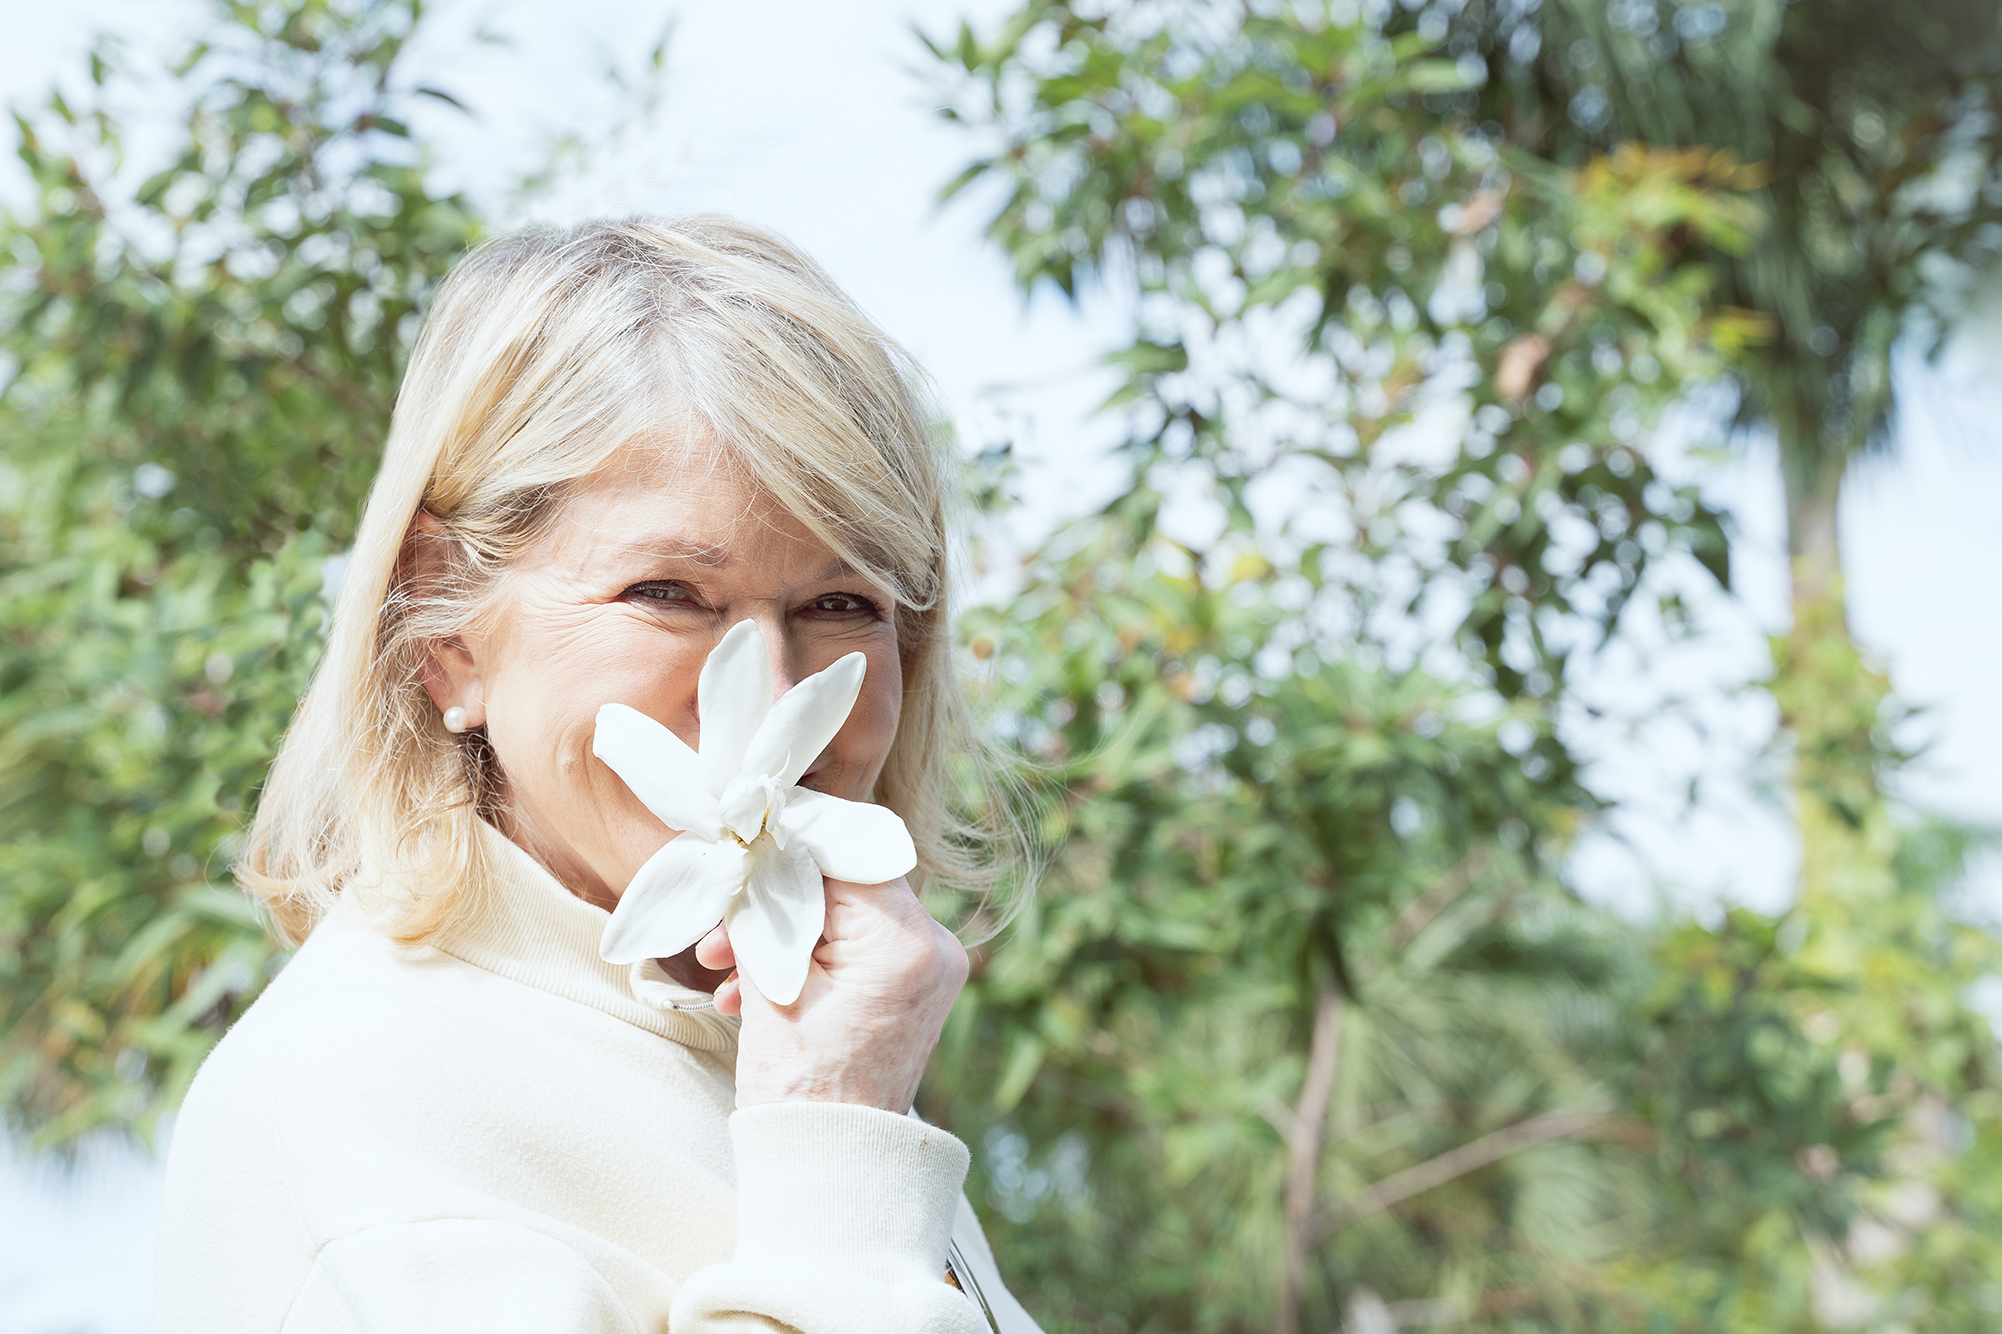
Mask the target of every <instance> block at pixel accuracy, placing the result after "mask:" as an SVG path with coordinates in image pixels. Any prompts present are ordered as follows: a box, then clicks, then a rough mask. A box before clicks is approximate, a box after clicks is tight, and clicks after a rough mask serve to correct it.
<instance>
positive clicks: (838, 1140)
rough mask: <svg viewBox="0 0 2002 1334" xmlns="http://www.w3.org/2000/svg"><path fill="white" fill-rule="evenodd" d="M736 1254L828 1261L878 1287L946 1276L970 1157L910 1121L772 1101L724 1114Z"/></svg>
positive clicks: (868, 1111) (835, 1106) (877, 1112)
mask: <svg viewBox="0 0 2002 1334" xmlns="http://www.w3.org/2000/svg"><path fill="white" fill-rule="evenodd" d="M730 1138H731V1140H732V1142H733V1144H734V1146H735V1148H736V1156H737V1258H738V1259H739V1260H768V1261H769V1260H781V1261H785V1260H790V1261H793V1262H800V1261H820V1262H832V1263H834V1264H837V1265H839V1266H841V1267H843V1268H846V1269H851V1270H854V1271H857V1272H860V1273H863V1274H867V1275H869V1276H870V1277H872V1278H875V1279H878V1280H880V1281H882V1282H885V1283H896V1282H906V1281H910V1280H913V1279H927V1280H932V1281H937V1280H938V1279H939V1278H940V1276H941V1275H943V1274H944V1273H945V1262H946V1245H947V1243H948V1242H949V1241H950V1240H951V1237H952V1223H953V1216H954V1214H955V1213H956V1211H957V1210H958V1206H959V1191H960V1187H961V1185H962V1184H963V1183H964V1182H965V1180H966V1168H967V1164H968V1162H969V1161H970V1159H971V1155H970V1154H968V1152H967V1149H966V1146H965V1145H964V1144H961V1143H960V1142H959V1141H958V1140H957V1139H955V1138H954V1137H953V1136H952V1135H950V1134H948V1133H946V1132H945V1131H943V1130H939V1129H937V1128H936V1127H934V1126H928V1125H926V1124H925V1123H924V1122H922V1121H920V1120H918V1119H917V1118H915V1117H909V1116H898V1115H897V1114H896V1113H895V1112H886V1111H883V1110H881V1109H880V1108H876V1107H861V1106H857V1105H855V1104H853V1103H835V1102H779V1103H765V1104H762V1105H760V1106H757V1107H747V1108H745V1109H744V1110H742V1111H739V1112H735V1113H733V1114H732V1115H731V1117H730Z"/></svg>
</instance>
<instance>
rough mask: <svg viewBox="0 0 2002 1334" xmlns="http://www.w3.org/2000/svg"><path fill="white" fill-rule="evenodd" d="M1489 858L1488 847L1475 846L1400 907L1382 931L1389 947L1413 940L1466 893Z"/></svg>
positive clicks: (1403, 944)
mask: <svg viewBox="0 0 2002 1334" xmlns="http://www.w3.org/2000/svg"><path fill="white" fill-rule="evenodd" d="M1488 861H1489V857H1488V850H1487V849H1486V848H1484V847H1483V848H1475V849H1474V850H1473V851H1472V852H1470V853H1468V854H1467V855H1466V856H1464V857H1462V858H1461V859H1460V860H1459V862H1458V863H1457V864H1455V865H1454V867H1453V868H1452V869H1451V870H1449V871H1447V872H1446V874H1444V875H1442V876H1440V877H1439V879H1438V880H1437V881H1435V882H1434V883H1433V884H1432V885H1431V887H1430V888H1428V889H1427V890H1426V891H1425V892H1424V893H1423V894H1420V895H1419V896H1418V897H1417V898H1415V899H1413V900H1411V902H1409V903H1407V904H1405V905H1404V908H1403V911H1401V912H1399V913H1398V914H1397V918H1396V920H1394V921H1393V922H1391V924H1390V930H1389V931H1387V932H1385V933H1384V939H1385V940H1386V941H1387V942H1388V943H1389V945H1390V948H1392V949H1394V950H1396V949H1403V948H1404V947H1405V946H1406V945H1409V944H1410V943H1411V942H1412V941H1414V940H1416V939H1417V938H1418V933H1419V932H1421V931H1423V930H1424V929H1425V928H1426V927H1428V926H1430V925H1432V920H1433V919H1434V918H1436V917H1437V916H1438V915H1439V914H1440V913H1442V912H1444V911H1446V909H1447V908H1449V907H1451V906H1452V903H1453V900H1455V899H1457V898H1459V897H1460V895H1462V894H1464V893H1466V892H1467V890H1468V889H1469V888H1470V887H1472V885H1473V883H1474V882H1475V881H1476V880H1478V879H1480V878H1481V876H1482V875H1484V874H1486V872H1487V869H1488Z"/></svg>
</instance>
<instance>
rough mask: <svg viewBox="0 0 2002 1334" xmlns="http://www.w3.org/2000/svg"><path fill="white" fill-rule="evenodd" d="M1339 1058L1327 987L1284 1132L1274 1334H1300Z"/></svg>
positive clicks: (1336, 1014) (1336, 1017)
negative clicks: (1282, 1231)
mask: <svg viewBox="0 0 2002 1334" xmlns="http://www.w3.org/2000/svg"><path fill="white" fill-rule="evenodd" d="M1341 1056H1342V993H1341V989H1340V988H1339V987H1336V986H1335V985H1334V984H1333V983H1330V984H1328V985H1327V986H1324V987H1322V988H1321V995H1320V1000H1319V1001H1318V1003H1317V1004H1316V1005H1315V1007H1314V1036H1313V1039H1312V1041H1311V1042H1310V1043H1309V1045H1308V1048H1307V1077H1306V1079H1305V1080H1303V1081H1302V1082H1301V1084H1300V1103H1299V1106H1298V1108H1296V1109H1295V1111H1294V1112H1293V1116H1292V1118H1291V1120H1290V1122H1289V1123H1288V1125H1287V1127H1286V1129H1287V1132H1288V1133H1287V1135H1286V1141H1287V1149H1288V1153H1287V1173H1286V1249H1285V1251H1284V1253H1283V1254H1282V1255H1281V1257H1280V1263H1279V1309H1278V1310H1277V1311H1276V1312H1275V1313H1274V1315H1273V1318H1272V1329H1273V1332H1274V1334H1299V1329H1300V1278H1301V1274H1302V1273H1303V1272H1304V1271H1305V1269H1306V1266H1307V1249H1308V1247H1310V1246H1311V1245H1313V1219H1314V1181H1315V1177H1316V1176H1317V1175H1318V1174H1319V1170H1320V1165H1321V1135H1322V1132H1323V1130H1324V1129H1325V1128H1326V1126H1327V1120H1328V1100H1329V1099H1330V1098H1331V1097H1332V1096H1333V1095H1334V1091H1335V1073H1336V1071H1337V1069H1339V1067H1340V1065H1341Z"/></svg>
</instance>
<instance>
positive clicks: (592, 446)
mask: <svg viewBox="0 0 2002 1334" xmlns="http://www.w3.org/2000/svg"><path fill="white" fill-rule="evenodd" d="M668 422H674V423H675V424H676V426H677V428H678V429H677V431H676V433H677V434H680V435H682V436H683V437H684V438H689V437H690V435H691V432H690V430H689V428H691V427H693V428H696V431H697V433H702V434H706V435H708V436H710V437H711V438H713V440H714V441H715V442H716V447H717V448H718V449H719V450H720V451H721V452H722V454H723V455H724V456H725V459H726V460H727V461H728V462H730V463H732V464H734V465H735V466H737V467H740V468H742V469H743V470H744V471H745V473H746V475H747V476H749V477H750V478H752V479H754V480H755V481H756V482H757V483H758V484H760V485H761V486H763V487H764V488H765V490H766V491H768V492H769V493H770V494H771V495H772V497H773V498H774V499H775V500H776V501H777V502H778V504H779V505H780V506H782V507H783V508H784V509H785V510H786V511H788V512H789V513H790V514H791V515H793V516H794V517H795V518H796V519H798V520H799V521H800V522H801V523H802V524H804V525H805V526H806V527H807V528H808V529H809V530H810V531H812V532H813V533H814V534H815V535H816V536H817V537H819V538H820V539H821V540H823V541H825V542H826V543H827V544H828V545H829V546H830V547H831V548H832V549H833V550H834V551H835V552H836V553H837V554H839V555H840V556H841V557H842V558H844V559H846V560H847V561H849V562H850V563H851V564H853V565H855V566H856V567H857V568H858V569H861V570H863V571H865V572H866V573H868V574H869V575H870V576H871V577H873V578H874V579H876V580H877V581H878V582H880V583H881V584H882V585H883V586H884V587H885V588H887V589H889V590H890V591H891V592H892V593H893V595H894V596H895V598H896V600H897V604H898V607H897V636H898V646H899V653H900V656H901V658H902V665H903V673H904V699H903V714H902V720H901V722H900V723H899V726H898V730H897V735H896V739H895V741H894V742H893V744H892V746H891V749H890V754H889V758H888V760H887V762H886V763H885V765H884V767H883V771H882V774H881V777H880V778H879V780H878V782H877V785H876V791H875V794H874V795H875V799H876V800H877V801H878V802H880V803H882V804H883V805H885V806H888V807H889V808H890V809H892V810H894V811H896V812H897V813H898V814H899V815H901V816H902V817H903V818H904V821H905V823H906V824H908V825H909V826H910V829H911V834H912V836H913V838H914V839H915V841H916V843H917V848H918V870H917V871H916V872H915V873H914V874H913V876H912V881H913V885H914V886H915V887H917V888H918V889H919V890H920V892H923V891H925V890H926V889H928V888H929V889H938V888H952V889H957V890H962V891H966V890H970V891H973V892H975V893H978V894H980V895H981V896H982V902H983V904H984V903H985V902H986V896H987V894H988V893H989V891H991V889H992V886H993V884H994V883H995V878H996V875H997V873H998V868H999V864H1000V863H999V860H998V859H997V857H996V853H997V851H1002V850H1005V848H1006V847H1007V846H1009V842H1010V841H1009V840H1008V839H1006V838H997V834H998V833H999V832H1000V831H1001V830H1002V829H1004V828H1005V824H995V823H992V822H993V821H996V820H999V819H1002V818H1003V817H1001V816H1000V814H999V813H1000V812H1001V811H1003V810H1004V809H1005V806H1004V803H1002V802H1001V801H999V800H988V801H986V802H984V803H980V804H979V808H980V809H983V810H985V811H986V812H988V815H987V817H986V818H987V819H988V821H989V822H990V823H989V824H987V825H982V824H978V823H972V822H969V821H968V820H967V819H965V818H963V817H961V816H959V815H956V814H955V812H954V804H955V803H953V802H952V801H951V800H949V798H948V788H949V786H950V783H951V780H952V775H951V774H950V773H949V772H948V766H949V765H950V764H951V762H952V761H951V756H952V755H953V754H955V753H957V754H960V755H965V754H967V753H968V750H969V748H971V749H972V751H973V752H975V753H979V752H980V750H981V749H982V745H981V742H980V739H979V736H978V734H977V733H976V731H975V730H974V729H973V728H972V727H970V726H969V722H968V713H967V708H966V704H965V699H964V696H963V695H962V693H961V690H960V687H959V684H958V681H957V679H956V677H955V674H954V672H953V669H952V660H951V624H950V620H949V618H948V613H947V584H948V560H949V542H948V527H947V510H948V507H949V505H950V503H951V502H952V499H953V497H954V495H955V492H954V488H953V485H952V478H951V474H950V471H949V469H948V467H947V462H946V458H945V450H944V448H943V444H942V441H941V439H940V433H939V431H938V430H937V422H938V418H937V416H936V414H935V412H934V411H933V410H932V407H931V404H930V400H929V397H928V394H927V392H926V386H925V381H924V379H923V376H922V374H921V373H920V372H919V371H918V369H917V368H916V366H915V365H914V364H913V363H912V361H911V360H910V358H909V357H908V356H907V355H906V354H905V353H904V352H903V350H902V349H900V348H899V347H898V346H897V345H896V344H895V343H894V342H892V341H891V340H890V339H889V338H888V337H886V336H885V335H884V334H883V333H882V332H881V331H879V330H878V329H876V328H875V327H874V326H873V325H871V324H870V323H869V321H868V320H867V318H866V317H865V316H864V315H863V314H862V313H861V311H860V310H858V309H857V308H856V306H855V305H854V303H853V302H851V301H850V300H849V299H848V298H847V297H846V296H845V295H844V294H843V293H842V292H841V291H840V290H839V289H838V288H837V287H836V286H835V285H834V283H833V281H832V280H831V279H830V278H829V277H828V276H827V274H826V273H825V272H823V271H822V270H821V269H820V268H819V266H818V265H816V264H814V262H813V261H812V260H810V259H808V258H807V257H806V256H805V255H803V254H801V253H800V252H799V251H798V250H796V249H794V248H793V247H792V246H790V245H789V244H787V243H786V242H785V241H783V240H781V239H779V238H778V237H776V236H773V235H771V234H770V233H768V232H764V231H760V230H758V229H756V228H753V227H749V226H746V225H744V224H742V223H739V222H735V221H732V220H730V219H727V218H720V217H693V218H682V219H674V220H655V219H630V220H625V221H619V222H599V223H588V224H585V225H583V226H579V227H575V228H571V229H568V230H563V231H549V230H545V231H532V232H527V233H524V234H521V235H517V236H513V237H509V238H505V239H502V240H498V241H494V242H490V243H488V244H486V245H483V246H481V247H480V248H479V249H477V250H475V251H474V252H473V253H472V254H470V255H469V256H467V258H466V259H464V260H463V261H462V262H461V263H460V264H459V266H458V267H457V268H456V269H455V270H454V271H453V272H452V274H451V276H450V277H449V278H448V280H447V281H446V282H445V284H444V285H443V287H442V288H441V290H440V291H439V293H438V297H437V301H436V304H435V305H434V307H433V308H432V310H431V312H430V314H429V317H428V319H427V321H426V324H425V327H424V331H423V333H422V335H421V336H420V337H419V339H418V342H417V347H416V350H415V352H414V354H413V355H412V358H411V362H410V368H409V370H408V372H407V373H406V375H405V377H404V381H403V387H402V389H401V391H400V393H399V394H398V397H397V402H396V411H395V415H394V418H393V420H392V423H391V426H390V431H389V441H388V445H387V447H386V449H385V451H384V455H383V461H382V470H381V472H380V474H379V475H378V476H377V478H376V481H375V485H374V487H373V489H372V490H371V491H370V493H369V499H368V504H367V507H366V509H365V510H364V512H363V516H362V521H361V528H360V532H359V534H358V535H357V537H356V539H355V545H354V550H353V553H352V555H351V557H350V560H349V563H348V567H347V573H346V577H345V580H344V582H343V584H342V587H341V591H340V596H339V600H338V603H337V605H336V607H335V612H334V619H333V628H332V633H331V635H330V637H329V640H328V643H327V651H326V657H325V658H324V659H323V661H322V662H321V664H320V667H319V670H318V671H317V672H316V674H315V675H314V678H313V683H312V686H311V687H310V688H309V689H308V691H307V692H306V696H305V699H304V700H303V701H302V702H301V704H300V706H299V711H298V714H297V716H296V717H295V718H294V720H293V724H292V728H291V730H290V732H289V733H288V735H287V736H286V738H285V743H284V746H283V748H282V749H281V750H280V752H279V755H278V758H277V761H276V763H274V764H273V766H272V769H271V775H270V779H269V781H268V782H267V783H266V785H265V789H264V794H263V797H262V800H261V801H260V803H259V806H258V811H257V816H256V819H255V821H254V822H253V823H252V826H251V829H250V834H249V839H248V842H247V845H246V848H245V853H244V856H243V857H242V858H241V860H240V862H239V864H238V866H237V878H238V880H239V882H240V883H242V884H243V885H244V886H245V887H246V888H247V889H248V890H250V892H251V893H252V894H254V895H255V896H256V897H257V898H258V899H260V900H261V901H262V902H263V903H264V904H265V905H266V907H267V908H268V910H269V912H270V914H271V916H272V918H273V919H274V925H275V926H276V928H277V929H278V931H279V933H280V934H281V935H282V936H284V937H285V939H286V940H288V941H289V942H292V943H295V944H296V943H297V942H298V941H300V940H302V939H304V938H305V936H306V934H307V933H308V932H310V931H311V930H312V928H313V926H314V924H315V923H316V922H318V921H319V919H320V918H321V917H322V916H324V915H325V914H326V913H327V911H328V910H329V909H330V908H331V907H332V906H333V903H334V901H335V897H336V896H337V895H349V896H361V897H362V898H363V899H364V900H365V901H364V902H363V903H361V904H359V905H358V906H359V907H360V908H361V909H362V910H363V911H364V912H365V913H366V914H367V915H368V916H370V917H371V918H372V919H373V920H375V921H376V922H377V924H378V925H379V926H381V927H382V928H383V929H384V930H386V931H387V932H388V933H389V934H390V935H392V936H393V937H395V938H396V939H398V940H401V941H403V942H405V943H419V942H423V941H425V940H427V939H430V938H432V937H434V936H436V935H437V934H438V933H439V932H440V931H441V930H443V929H444V928H445V927H446V926H447V925H448V923H450V922H451V920H452V919H453V917H454V914H455V912H456V911H457V910H458V909H459V907H460V905H461V903H462V902H463V900H464V899H465V896H466V894H467V892H468V890H469V889H470V888H472V887H474V886H476V885H477V884H478V883H479V882H480V881H481V880H482V878H483V876H482V867H481V864H480V853H479V841H478V839H477V838H476V837H475V833H476V830H477V826H476V824H475V821H477V820H478V819H480V818H481V814H482V811H483V810H484V809H486V808H487V806H488V803H489V802H490V800H491V798H492V786H491V782H490V773H491V769H492V766H493V763H494V760H493V757H492V754H491V752H490V751H488V750H487V749H486V746H485V742H484V738H482V737H481V736H480V735H479V734H478V733H465V734H462V735H458V736H455V735H453V734H451V733H449V732H447V731H445V729H444V727H443V725H442V723H441V722H440V720H439V716H438V711H437V709H436V707H435V705H434V704H433V703H432V701H431V699H430V697H429V695H428V694H427V693H426V692H425V690H424V688H423V685H422V683H421V680H420V676H419V672H420V668H421V666H422V664H423V662H424V660H425V657H426V655H427V654H428V653H429V651H430V645H431V644H432V643H433V642H434V641H436V640H437V639H439V638H442V637H444V636H448V635H451V634H455V633H458V632H459V631H460V630H462V629H463V628H465V627H466V626H467V625H468V624H470V623H471V622H472V620H473V618H474V617H475V616H477V615H478V613H479V603H480V593H481V592H482V590H483V589H484V588H486V587H488V586H489V585H490V584H491V583H492V576H493V575H494V574H495V573H496V572H498V571H499V570H500V569H501V568H503V567H505V566H506V565H507V564H508V562H509V561H510V560H512V559H513V558H514V557H515V556H516V555H518V554H519V553H520V552H521V551H523V550H524V549H525V548H526V547H527V546H529V545H530V544H532V543H533V542H534V541H535V540H536V539H537V537H538V536H539V535H540V534H541V533H543V532H544V531H545V529H546V528H547V525H548V523H549V520H550V519H551V517H552V516H553V515H554V514H555V513H556V512H557V511H558V509H559V508H560V507H561V506H562V504H563V503H564V501H565V500H566V498H567V497H568V496H569V495H570V494H571V493H572V492H573V491H574V490H576V489H577V488H578V487H580V486H581V485H582V484H584V483H585V482H586V481H587V480H589V479H590V478H591V477H592V476H593V475H594V474H597V473H598V472H599V471H600V470H601V469H603V468H605V467H606V466H607V465H608V464H610V463H611V462H612V460H613V459H614V458H616V457H617V456H618V455H619V454H620V453H621V452H622V451H623V450H625V449H627V448H629V447H631V446H632V445H634V444H635V443H636V442H639V441H642V440H645V439H647V438H649V437H653V438H657V437H658V436H659V435H660V434H661V432H662V429H663V424H664V423H668ZM420 512H426V513H429V514H430V515H432V516H434V517H435V518H436V520H437V521H438V523H439V525H440V527H441V529H442V535H443V536H445V537H449V538H450V539H452V541H450V542H449V543H445V544H444V546H445V548H446V549H447V550H449V552H450V553H451V569H450V573H449V576H448V577H446V578H444V579H442V580H430V581H427V582H426V583H425V584H424V585H423V586H421V587H420V586H419V585H418V584H417V583H416V582H415V581H413V578H412V574H413V561H412V559H411V549H410V542H411V541H412V540H414V539H413V537H412V524H413V522H414V521H415V520H416V518H417V516H418V514H419V513H420ZM987 772H988V773H989V774H998V773H999V772H1000V771H999V770H998V768H991V767H990V768H988V769H987ZM989 795H990V796H994V795H997V794H995V793H994V792H993V791H992V790H990V794H989ZM392 861H393V862H394V863H395V864H397V865H403V866H410V865H419V866H422V867H423V868H424V873H423V874H422V875H420V876H388V875H385V874H383V871H384V868H385V866H386V864H388V863H389V862H392ZM984 916H985V917H986V918H987V919H988V920H989V921H990V922H992V921H995V920H998V918H997V915H996V914H994V913H992V912H989V913H986V914H984Z"/></svg>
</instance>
